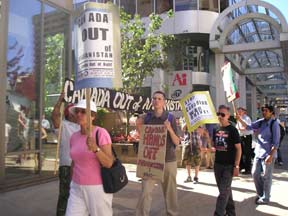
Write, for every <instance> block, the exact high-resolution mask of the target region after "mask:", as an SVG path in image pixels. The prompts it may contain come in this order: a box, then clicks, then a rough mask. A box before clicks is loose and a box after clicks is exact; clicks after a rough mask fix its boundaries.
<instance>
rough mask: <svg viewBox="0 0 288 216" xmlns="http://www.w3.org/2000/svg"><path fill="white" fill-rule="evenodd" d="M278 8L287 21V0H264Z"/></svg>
mask: <svg viewBox="0 0 288 216" xmlns="http://www.w3.org/2000/svg"><path fill="white" fill-rule="evenodd" d="M264 1H266V2H268V3H270V4H272V5H274V6H275V7H276V8H278V9H279V10H280V11H281V12H282V14H283V15H284V16H285V18H286V21H287V22H288V0H264Z"/></svg>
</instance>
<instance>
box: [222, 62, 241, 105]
mask: <svg viewBox="0 0 288 216" xmlns="http://www.w3.org/2000/svg"><path fill="white" fill-rule="evenodd" d="M221 72H222V73H223V77H222V80H223V85H224V91H225V92H226V97H227V100H228V102H231V101H234V100H236V99H237V98H239V97H240V96H239V93H238V91H237V87H236V85H235V83H234V80H233V73H232V69H231V63H230V62H228V63H226V64H225V65H224V66H223V67H222V68H221Z"/></svg>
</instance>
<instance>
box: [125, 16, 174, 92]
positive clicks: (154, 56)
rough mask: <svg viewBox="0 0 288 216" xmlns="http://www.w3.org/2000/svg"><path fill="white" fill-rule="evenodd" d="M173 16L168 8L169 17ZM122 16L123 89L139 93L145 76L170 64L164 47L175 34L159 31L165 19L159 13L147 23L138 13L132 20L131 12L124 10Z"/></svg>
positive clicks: (169, 43) (170, 41)
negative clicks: (165, 33)
mask: <svg viewBox="0 0 288 216" xmlns="http://www.w3.org/2000/svg"><path fill="white" fill-rule="evenodd" d="M172 15H173V12H172V11H169V12H168V13H167V18H169V17H171V16H172ZM120 18H121V61H122V78H123V87H124V88H123V90H124V91H126V92H128V93H131V92H133V93H137V91H138V89H139V88H140V87H142V83H143V81H144V79H145V78H146V77H147V76H152V75H153V71H154V69H156V68H162V69H165V68H166V67H167V55H166V53H165V50H166V49H167V48H169V46H170V45H171V43H172V41H173V40H174V36H173V35H164V34H163V33H158V32H157V30H159V29H160V27H161V26H162V23H163V21H164V20H163V18H161V17H160V16H159V15H157V14H154V13H152V14H150V15H149V23H148V26H146V25H145V23H144V22H143V20H141V17H140V16H139V15H138V14H136V15H135V16H134V18H133V19H132V17H131V15H130V14H127V13H126V12H125V11H124V10H121V12H120Z"/></svg>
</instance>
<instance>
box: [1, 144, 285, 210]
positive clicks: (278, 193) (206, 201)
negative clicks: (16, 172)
mask: <svg viewBox="0 0 288 216" xmlns="http://www.w3.org/2000/svg"><path fill="white" fill-rule="evenodd" d="M287 140H288V139H287V138H286V140H285V141H286V143H284V145H283V156H284V155H285V156H286V157H285V158H284V163H285V165H284V166H282V167H278V166H277V165H276V166H275V171H274V178H273V185H272V194H271V195H272V197H271V203H270V205H268V206H267V205H266V206H264V205H262V206H256V205H255V204H254V197H255V188H254V184H253V181H252V179H251V176H245V175H241V176H239V177H236V178H234V180H233V184H232V187H233V196H234V200H235V202H236V211H237V215H238V216H242V215H243V216H254V215H255V216H258V215H259V216H268V215H271V216H272V215H279V216H287V215H288V145H287V144H288V143H287ZM126 167H127V171H128V175H129V180H130V181H129V184H128V186H126V187H125V188H124V189H123V190H122V191H120V192H119V193H117V194H115V195H114V199H113V210H114V215H115V216H130V215H131V216H132V215H135V208H136V203H137V199H138V196H139V193H140V190H141V183H140V182H139V181H138V178H137V177H136V176H135V170H136V167H135V165H131V164H126ZM186 177H187V176H186V170H185V169H183V168H179V169H178V174H177V183H178V199H179V201H178V203H179V213H180V216H186V215H187V216H188V215H189V216H190V215H193V216H206V215H207V216H208V215H209V216H210V215H213V212H214V208H215V202H216V197H217V195H218V190H217V187H216V184H215V179H214V174H213V171H212V170H205V169H204V170H201V171H200V175H199V181H200V182H199V184H196V185H195V184H193V183H184V182H183V181H184V180H185V179H186ZM57 194H58V181H54V182H50V183H46V184H42V185H37V186H33V187H28V188H25V189H20V190H15V191H10V192H7V193H2V194H0V215H1V216H2V215H3V216H34V215H35V216H36V215H37V216H38V215H41V216H53V215H55V206H56V202H57ZM150 215H151V216H162V215H166V214H165V209H164V201H163V196H162V191H161V188H160V187H159V186H156V187H155V190H154V196H153V203H152V209H151V214H150Z"/></svg>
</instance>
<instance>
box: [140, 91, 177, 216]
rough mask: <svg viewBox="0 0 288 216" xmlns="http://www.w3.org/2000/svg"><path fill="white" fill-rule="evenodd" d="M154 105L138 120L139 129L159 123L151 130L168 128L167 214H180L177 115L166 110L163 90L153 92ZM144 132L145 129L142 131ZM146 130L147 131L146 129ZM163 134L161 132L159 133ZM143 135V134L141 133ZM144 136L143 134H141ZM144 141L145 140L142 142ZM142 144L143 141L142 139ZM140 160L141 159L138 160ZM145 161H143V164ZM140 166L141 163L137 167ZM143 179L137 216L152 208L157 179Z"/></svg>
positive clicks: (164, 189)
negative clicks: (151, 110)
mask: <svg viewBox="0 0 288 216" xmlns="http://www.w3.org/2000/svg"><path fill="white" fill-rule="evenodd" d="M152 105H153V108H154V111H153V112H151V113H147V114H145V115H143V116H142V117H140V118H139V119H138V120H137V123H136V124H137V129H138V131H139V133H140V128H141V127H142V125H143V124H144V125H155V126H156V125H158V126H159V127H158V128H155V127H151V129H150V130H152V129H153V130H155V133H156V132H159V131H162V129H161V126H162V127H163V125H164V127H165V128H166V129H167V132H166V137H167V138H166V143H165V144H164V145H165V148H164V149H165V151H166V154H165V162H164V167H163V180H162V181H161V185H162V189H163V194H164V199H165V204H166V211H167V215H178V211H177V188H176V186H177V184H176V174H177V162H176V145H179V142H180V139H179V137H178V136H177V134H176V131H177V126H176V120H175V117H174V116H173V115H172V114H171V113H169V112H167V111H165V110H164V107H165V94H164V92H162V91H156V92H154V94H153V101H152ZM142 132H143V131H142ZM145 132H146V131H145ZM159 134H161V133H159ZM140 136H141V134H140ZM141 137H143V136H141ZM142 143H143V142H142ZM158 144H159V143H158ZM140 145H141V141H140ZM140 149H141V146H139V153H138V154H141V151H140ZM138 162H139V161H138ZM142 164H143V163H141V165H142ZM138 168H140V165H138V167H137V172H138ZM141 177H142V178H143V181H142V193H141V196H140V198H139V201H138V204H137V208H136V215H137V216H147V215H149V211H150V208H151V201H152V191H153V188H154V185H155V183H156V181H157V180H155V179H154V178H153V177H147V176H141Z"/></svg>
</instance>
